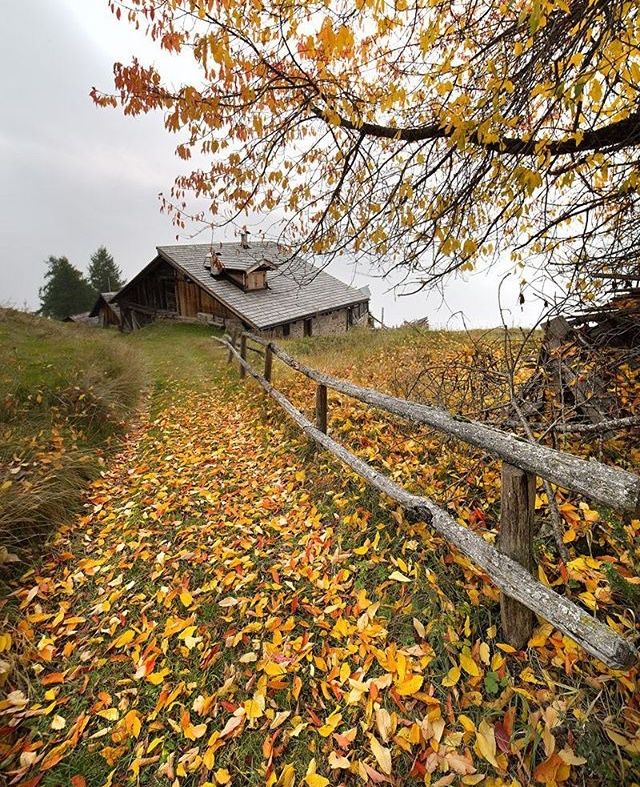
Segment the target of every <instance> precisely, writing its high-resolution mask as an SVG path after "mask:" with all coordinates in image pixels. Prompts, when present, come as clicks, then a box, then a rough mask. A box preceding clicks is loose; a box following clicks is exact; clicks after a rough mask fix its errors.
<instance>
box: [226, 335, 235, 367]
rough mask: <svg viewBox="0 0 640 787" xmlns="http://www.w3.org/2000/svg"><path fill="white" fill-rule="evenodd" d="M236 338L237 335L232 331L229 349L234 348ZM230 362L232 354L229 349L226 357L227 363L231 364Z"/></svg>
mask: <svg viewBox="0 0 640 787" xmlns="http://www.w3.org/2000/svg"><path fill="white" fill-rule="evenodd" d="M236 336H237V334H236V332H235V331H234V332H233V335H232V336H231V337H229V338H230V341H229V343H230V344H231V347H235V346H236ZM231 361H233V352H232V351H231V348H229V355H227V363H231Z"/></svg>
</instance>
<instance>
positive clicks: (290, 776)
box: [276, 763, 296, 787]
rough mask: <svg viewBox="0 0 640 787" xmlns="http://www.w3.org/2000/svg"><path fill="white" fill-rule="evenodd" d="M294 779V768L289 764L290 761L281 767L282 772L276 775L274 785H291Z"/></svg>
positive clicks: (287, 786)
mask: <svg viewBox="0 0 640 787" xmlns="http://www.w3.org/2000/svg"><path fill="white" fill-rule="evenodd" d="M295 781H296V769H295V768H294V767H293V765H291V763H287V764H286V765H285V766H284V768H283V769H282V773H281V774H280V776H279V777H278V781H277V782H276V787H293V785H294V784H295Z"/></svg>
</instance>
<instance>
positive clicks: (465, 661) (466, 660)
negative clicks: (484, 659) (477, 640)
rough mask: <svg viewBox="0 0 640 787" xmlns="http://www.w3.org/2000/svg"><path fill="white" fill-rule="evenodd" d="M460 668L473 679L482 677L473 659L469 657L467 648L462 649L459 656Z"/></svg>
mask: <svg viewBox="0 0 640 787" xmlns="http://www.w3.org/2000/svg"><path fill="white" fill-rule="evenodd" d="M460 666H461V667H462V669H463V670H464V671H465V672H468V673H469V675H472V676H473V677H474V678H478V677H480V675H482V672H481V671H480V668H479V667H478V665H477V664H476V663H475V661H474V660H473V657H472V656H471V653H470V652H469V649H468V648H464V649H463V651H462V653H461V654H460Z"/></svg>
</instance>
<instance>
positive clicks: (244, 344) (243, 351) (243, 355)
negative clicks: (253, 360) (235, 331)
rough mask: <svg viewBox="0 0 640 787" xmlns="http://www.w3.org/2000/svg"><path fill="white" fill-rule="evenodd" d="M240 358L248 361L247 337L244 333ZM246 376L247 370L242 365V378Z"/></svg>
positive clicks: (241, 337)
mask: <svg viewBox="0 0 640 787" xmlns="http://www.w3.org/2000/svg"><path fill="white" fill-rule="evenodd" d="M240 357H241V358H242V360H243V361H246V360H247V337H246V336H245V335H244V333H243V334H242V335H241V336H240ZM245 374H246V371H245V368H244V366H243V365H242V364H240V377H241V378H242V377H244V376H245Z"/></svg>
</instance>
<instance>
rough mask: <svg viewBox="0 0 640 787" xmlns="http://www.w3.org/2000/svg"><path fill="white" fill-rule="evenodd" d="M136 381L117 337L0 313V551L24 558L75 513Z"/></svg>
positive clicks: (136, 361) (131, 356)
mask: <svg viewBox="0 0 640 787" xmlns="http://www.w3.org/2000/svg"><path fill="white" fill-rule="evenodd" d="M142 380H143V372H142V368H141V362H140V356H139V354H138V353H137V352H136V351H135V349H134V348H132V347H131V345H130V343H127V342H126V341H125V340H124V339H123V337H121V336H119V335H117V334H116V333H115V332H107V331H97V330H96V329H95V328H90V327H84V326H80V325H73V324H66V323H59V322H54V321H52V320H46V319H42V318H38V317H34V316H32V315H28V314H24V313H21V312H17V311H13V310H6V309H2V310H0V545H1V547H0V548H2V547H4V548H7V549H8V550H9V551H10V552H11V553H13V554H16V555H18V556H21V557H24V556H25V552H26V551H28V549H29V548H30V547H31V546H33V545H34V544H39V543H41V542H42V539H43V536H45V535H47V534H49V533H50V532H51V530H52V528H55V526H56V525H57V524H59V523H60V522H61V521H63V520H65V519H68V518H69V517H70V516H71V515H72V514H73V513H74V512H75V511H76V510H77V509H78V506H79V504H80V496H81V494H82V491H83V489H84V488H85V486H86V483H87V481H88V480H89V479H91V478H93V477H95V476H96V474H97V473H98V472H99V470H100V468H101V466H102V465H103V463H104V454H105V452H106V451H107V450H108V449H109V448H110V447H111V446H112V445H114V441H115V439H116V438H117V437H118V436H119V435H120V434H121V433H122V431H123V427H124V425H125V422H126V419H127V417H128V416H129V414H130V412H131V409H132V407H133V406H134V405H135V404H136V402H137V400H138V397H139V394H140V389H141V385H142ZM6 559H7V558H6V555H5V561H6Z"/></svg>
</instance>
